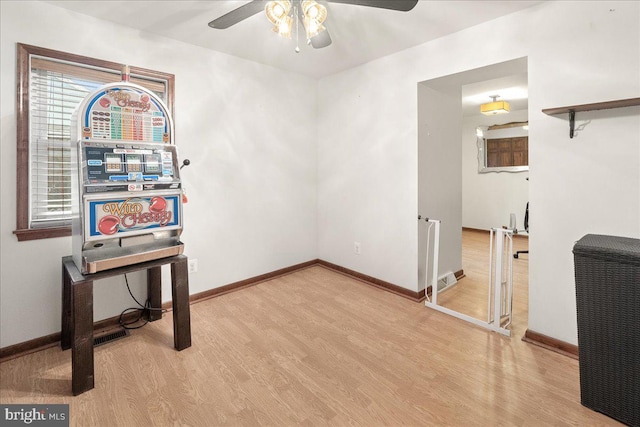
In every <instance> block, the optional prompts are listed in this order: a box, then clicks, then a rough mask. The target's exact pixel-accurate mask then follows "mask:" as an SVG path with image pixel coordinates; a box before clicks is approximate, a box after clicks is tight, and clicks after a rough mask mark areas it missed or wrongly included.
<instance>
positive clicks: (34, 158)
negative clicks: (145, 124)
mask: <svg viewBox="0 0 640 427" xmlns="http://www.w3.org/2000/svg"><path fill="white" fill-rule="evenodd" d="M30 60H31V66H30V69H31V73H30V79H29V81H30V82H29V105H30V111H29V155H30V159H29V168H30V170H29V180H30V185H29V188H30V203H29V218H30V224H29V226H30V228H41V227H52V226H62V225H70V223H71V202H72V199H71V198H72V194H71V179H72V176H71V171H72V168H71V162H70V160H71V159H70V158H71V156H70V153H71V151H70V150H71V142H70V138H71V126H70V124H71V115H72V114H73V112H74V110H75V108H76V106H77V105H78V104H79V103H80V102H81V101H82V99H83V98H84V97H85V96H86V95H88V94H89V93H90V92H92V91H93V90H95V89H96V88H98V87H99V86H101V85H103V84H105V83H111V82H117V81H120V79H121V78H120V73H119V72H117V71H115V70H113V71H112V70H103V69H96V68H92V67H88V66H86V65H82V64H76V63H69V62H62V61H56V60H51V59H49V58H43V57H37V56H31V58H30ZM131 81H132V83H137V84H139V85H141V86H144V87H146V88H147V89H149V90H151V91H153V92H154V93H156V94H157V95H158V96H160V97H161V98H162V99H163V100H165V94H166V82H164V81H152V80H148V79H142V78H135V76H132V78H131ZM73 179H75V178H73Z"/></svg>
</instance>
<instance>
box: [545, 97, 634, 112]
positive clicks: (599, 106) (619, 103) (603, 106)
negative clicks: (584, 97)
mask: <svg viewBox="0 0 640 427" xmlns="http://www.w3.org/2000/svg"><path fill="white" fill-rule="evenodd" d="M635 105H640V98H629V99H616V100H615V101H606V102H595V103H593V104H580V105H570V106H568V107H554V108H545V109H543V110H542V112H543V113H545V114H549V115H550V116H551V115H555V114H562V113H570V112H571V111H573V112H577V111H593V110H609V109H611V108H622V107H633V106H635Z"/></svg>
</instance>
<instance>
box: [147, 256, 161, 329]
mask: <svg viewBox="0 0 640 427" xmlns="http://www.w3.org/2000/svg"><path fill="white" fill-rule="evenodd" d="M147 298H149V303H150V304H151V307H153V308H160V307H162V267H151V268H149V269H148V270H147ZM160 319H162V311H161V310H150V311H149V317H148V318H147V320H149V322H153V321H155V320H160Z"/></svg>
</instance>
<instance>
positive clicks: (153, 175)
mask: <svg viewBox="0 0 640 427" xmlns="http://www.w3.org/2000/svg"><path fill="white" fill-rule="evenodd" d="M128 80H129V79H128V69H125V70H124V71H123V81H122V82H120V83H111V84H107V85H104V86H102V87H100V88H99V89H97V90H95V91H94V92H93V93H91V94H89V95H88V96H87V97H85V99H84V100H83V101H82V102H81V104H80V105H79V106H78V108H77V109H76V110H75V112H74V114H73V116H72V123H71V125H72V126H71V129H72V130H71V132H72V134H71V138H72V139H71V142H72V150H71V152H72V165H73V166H74V174H75V175H76V177H75V178H77V179H74V177H72V183H73V192H74V215H73V218H74V219H73V223H72V246H73V248H72V249H73V254H72V255H73V260H74V263H75V264H76V266H77V267H78V269H79V270H80V271H81V272H82V273H83V274H91V273H96V272H99V271H103V270H109V269H112V268H117V267H122V266H126V265H132V264H137V263H141V262H145V261H150V260H155V259H159V258H165V257H169V256H173V255H178V254H181V253H183V251H184V245H183V243H182V242H181V241H180V234H181V233H182V203H183V198H182V196H183V192H182V183H181V180H180V167H179V163H178V154H177V152H176V147H175V145H174V140H173V121H172V119H171V115H170V113H169V111H168V109H167V107H166V106H165V104H164V103H163V101H162V100H161V99H160V98H159V97H158V96H156V95H155V94H154V93H153V92H151V91H149V90H147V89H145V88H143V87H142V86H139V85H136V84H133V83H129V81H128ZM74 144H75V147H73V145H74ZM74 148H75V149H74ZM185 164H188V162H187V161H186V160H185Z"/></svg>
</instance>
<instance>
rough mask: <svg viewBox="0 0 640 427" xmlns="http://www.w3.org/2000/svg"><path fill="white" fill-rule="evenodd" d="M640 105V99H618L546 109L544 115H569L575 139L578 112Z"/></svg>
mask: <svg viewBox="0 0 640 427" xmlns="http://www.w3.org/2000/svg"><path fill="white" fill-rule="evenodd" d="M636 105H640V98H629V99H616V100H614V101H606V102H595V103H593V104H580V105H570V106H568V107H553V108H544V109H543V110H542V112H543V113H545V114H548V115H550V116H553V115H556V114H563V113H569V138H573V133H574V130H575V118H576V112H578V111H594V110H610V109H612V108H623V107H634V106H636Z"/></svg>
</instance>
